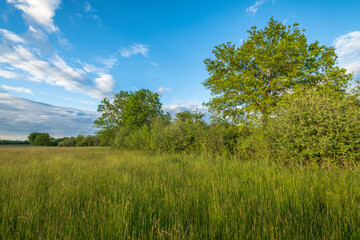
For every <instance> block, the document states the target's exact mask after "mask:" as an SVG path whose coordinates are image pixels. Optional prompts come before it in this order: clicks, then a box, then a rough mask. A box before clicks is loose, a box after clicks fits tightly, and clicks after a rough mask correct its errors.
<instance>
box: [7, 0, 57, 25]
mask: <svg viewBox="0 0 360 240" xmlns="http://www.w3.org/2000/svg"><path fill="white" fill-rule="evenodd" d="M7 2H8V3H10V4H13V5H14V6H15V7H16V8H17V9H19V10H21V11H22V12H23V17H24V19H25V20H26V21H27V22H28V23H29V24H37V25H39V26H41V27H43V28H44V29H45V30H46V31H47V32H57V31H59V28H58V27H56V26H55V25H54V20H53V17H54V16H55V10H56V9H57V8H58V7H59V5H60V3H61V0H7Z"/></svg>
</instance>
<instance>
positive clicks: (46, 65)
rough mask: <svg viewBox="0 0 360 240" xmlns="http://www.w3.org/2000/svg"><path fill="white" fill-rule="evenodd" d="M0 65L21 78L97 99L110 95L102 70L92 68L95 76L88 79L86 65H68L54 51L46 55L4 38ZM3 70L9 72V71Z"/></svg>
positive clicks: (109, 82) (108, 77)
mask: <svg viewBox="0 0 360 240" xmlns="http://www.w3.org/2000/svg"><path fill="white" fill-rule="evenodd" d="M1 66H10V67H12V68H14V69H16V70H17V71H21V73H22V75H23V76H24V78H26V79H29V80H32V81H36V82H45V83H48V84H51V85H57V86H62V87H64V88H65V89H66V90H68V91H75V92H82V93H85V94H88V95H90V96H92V97H97V98H102V97H104V96H108V95H110V94H112V87H113V86H114V80H113V78H112V76H111V75H109V74H104V71H102V69H99V68H94V69H92V71H91V73H93V74H95V75H97V76H98V77H95V78H94V79H91V78H89V76H87V75H86V72H90V71H88V70H87V69H86V68H85V67H83V66H82V68H75V67H73V66H70V65H69V64H68V63H67V62H65V60H64V59H62V58H61V57H60V56H59V55H57V54H56V53H55V54H53V56H51V57H49V58H45V57H44V56H43V55H42V54H41V51H40V50H39V49H37V48H33V47H29V46H27V45H24V44H22V43H14V42H12V41H9V40H7V39H4V38H3V43H2V44H0V68H1ZM2 73H3V74H2V75H9V72H8V71H6V72H2ZM0 74H1V72H0Z"/></svg>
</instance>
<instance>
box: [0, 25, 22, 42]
mask: <svg viewBox="0 0 360 240" xmlns="http://www.w3.org/2000/svg"><path fill="white" fill-rule="evenodd" d="M0 36H2V37H3V38H6V39H8V40H10V41H12V42H16V43H24V42H25V41H24V39H23V38H22V37H20V36H18V35H16V34H15V33H13V32H10V31H8V30H6V29H2V28H0Z"/></svg>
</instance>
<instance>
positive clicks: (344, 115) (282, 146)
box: [269, 93, 360, 165]
mask: <svg viewBox="0 0 360 240" xmlns="http://www.w3.org/2000/svg"><path fill="white" fill-rule="evenodd" d="M269 133H270V137H271V141H270V144H271V149H272V153H273V154H274V159H276V158H282V159H283V160H284V161H290V162H300V163H302V164H305V163H310V162H312V163H313V162H315V163H318V164H320V165H324V164H328V163H336V164H340V165H344V164H349V162H350V161H351V160H359V157H360V156H359V147H360V120H359V104H358V101H357V100H356V99H355V98H354V97H343V98H339V97H331V96H327V95H324V94H323V95H321V94H319V93H311V94H309V95H306V96H297V97H293V98H291V99H288V100H287V101H286V102H284V103H283V104H282V105H281V107H279V109H278V110H277V111H276V112H275V114H274V116H273V118H272V120H271V121H270V124H269Z"/></svg>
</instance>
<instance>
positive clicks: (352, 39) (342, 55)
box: [334, 31, 360, 77]
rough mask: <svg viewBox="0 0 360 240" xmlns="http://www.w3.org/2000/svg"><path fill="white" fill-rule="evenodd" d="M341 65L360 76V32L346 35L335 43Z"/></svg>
mask: <svg viewBox="0 0 360 240" xmlns="http://www.w3.org/2000/svg"><path fill="white" fill-rule="evenodd" d="M334 46H335V49H336V54H337V55H338V57H339V58H338V61H339V65H340V66H341V67H343V68H346V69H347V70H348V72H350V73H354V74H355V76H357V77H359V76H360V31H354V32H350V33H348V34H344V35H342V36H340V37H338V38H336V39H335V41H334Z"/></svg>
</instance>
